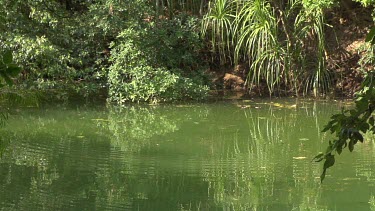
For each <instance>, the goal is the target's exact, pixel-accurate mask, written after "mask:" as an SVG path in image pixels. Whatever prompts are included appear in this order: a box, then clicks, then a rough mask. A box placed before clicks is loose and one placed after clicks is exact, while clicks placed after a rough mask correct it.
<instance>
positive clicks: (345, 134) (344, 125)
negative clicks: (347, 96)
mask: <svg viewBox="0 0 375 211" xmlns="http://www.w3.org/2000/svg"><path fill="white" fill-rule="evenodd" d="M373 31H374V28H373V29H371V31H370V33H368V35H367V37H366V42H371V43H372V42H373V39H374V36H375V34H374V32H373ZM369 49H370V52H371V56H370V58H372V59H373V45H372V46H370V47H369ZM362 62H363V64H362V66H363V65H366V64H369V63H370V64H371V63H372V60H371V59H369V60H362ZM365 74H366V75H365V78H364V80H363V82H362V84H361V89H360V90H359V91H358V92H357V93H356V99H355V107H354V108H353V109H348V110H344V109H343V110H342V111H341V113H340V114H335V115H333V116H331V121H329V122H328V124H327V125H326V126H325V127H324V129H323V131H322V132H327V131H330V132H331V133H332V134H335V139H334V140H333V141H330V142H329V145H328V147H327V149H326V151H325V152H324V153H320V154H319V155H317V156H315V158H314V160H315V161H316V162H320V161H322V160H325V161H324V165H323V172H322V174H321V176H320V178H321V181H323V180H324V178H325V175H326V171H327V169H328V168H329V167H331V166H333V164H334V163H335V158H334V153H335V152H337V153H338V154H341V152H342V150H343V149H344V148H345V147H348V148H349V151H353V150H354V146H355V145H356V144H357V143H358V142H361V143H363V142H364V138H363V134H365V133H368V132H369V133H372V134H375V119H374V114H373V112H374V110H375V71H374V70H373V69H372V70H370V71H369V72H366V73H365Z"/></svg>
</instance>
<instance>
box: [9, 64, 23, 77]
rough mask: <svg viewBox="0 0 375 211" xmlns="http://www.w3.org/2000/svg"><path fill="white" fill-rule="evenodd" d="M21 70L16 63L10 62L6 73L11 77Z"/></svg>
mask: <svg viewBox="0 0 375 211" xmlns="http://www.w3.org/2000/svg"><path fill="white" fill-rule="evenodd" d="M21 70H22V69H21V68H20V67H18V66H17V65H15V64H10V65H9V66H8V68H7V74H9V75H10V76H12V77H15V76H17V75H18V74H19V73H20V72H21Z"/></svg>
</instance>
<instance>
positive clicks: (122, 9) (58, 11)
mask: <svg viewBox="0 0 375 211" xmlns="http://www.w3.org/2000/svg"><path fill="white" fill-rule="evenodd" d="M145 2H146V1H143V0H137V1H129V0H126V1H117V0H99V1H95V2H93V1H58V0H52V1H34V0H26V1H18V0H17V1H5V0H0V3H1V7H0V11H1V13H2V14H3V19H4V23H5V24H4V25H2V26H1V28H2V29H3V30H4V33H2V34H1V35H0V41H1V48H2V49H6V50H13V51H17V52H18V54H17V55H15V62H16V63H17V64H18V65H19V66H21V67H22V69H23V70H24V72H23V77H22V78H21V79H20V82H22V83H23V84H22V85H23V87H26V88H38V89H44V90H45V89H60V90H66V89H69V90H75V91H77V92H80V93H82V94H83V95H89V94H90V93H93V92H94V93H97V92H98V91H99V90H100V89H102V88H103V87H104V86H105V84H106V70H107V67H108V66H109V63H108V58H109V48H108V47H109V43H110V42H111V41H113V40H114V39H115V37H116V36H117V35H118V33H119V32H120V31H122V30H123V29H124V28H127V27H129V26H131V25H137V24H138V23H139V22H140V21H141V20H142V19H143V17H142V15H139V14H144V13H145V11H148V9H147V4H146V3H145ZM14 20H16V21H14Z"/></svg>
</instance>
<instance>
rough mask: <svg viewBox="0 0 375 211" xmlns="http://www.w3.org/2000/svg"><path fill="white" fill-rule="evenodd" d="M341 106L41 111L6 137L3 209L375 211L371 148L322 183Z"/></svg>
mask: <svg viewBox="0 0 375 211" xmlns="http://www.w3.org/2000/svg"><path fill="white" fill-rule="evenodd" d="M342 106H347V105H346V104H345V103H339V102H314V101H303V102H302V101H295V100H294V101H293V100H283V101H277V100H274V101H272V102H271V101H233V102H220V103H214V104H193V105H161V106H128V107H124V108H105V107H88V106H84V105H81V106H43V107H40V108H22V109H14V111H12V115H11V117H10V119H9V120H8V123H7V125H6V126H5V127H3V128H2V129H1V133H2V134H1V139H2V142H1V144H2V149H1V150H2V157H1V158H0V209H1V210H339V211H342V210H375V199H374V195H375V168H374V167H375V145H374V144H373V143H372V142H371V141H368V142H367V143H365V144H359V145H358V146H356V148H355V150H354V152H353V153H349V151H348V150H347V149H345V150H344V152H343V154H342V155H341V156H339V157H337V161H336V164H335V166H334V167H333V168H331V169H329V170H328V172H327V177H326V179H325V181H324V183H323V184H321V183H320V179H319V176H320V173H321V170H322V163H314V162H311V159H312V158H313V157H314V156H315V155H316V154H318V152H320V151H323V150H324V149H325V148H326V146H327V142H328V140H329V139H330V135H329V134H323V133H320V132H319V131H321V130H322V128H323V126H324V124H325V123H326V122H327V121H328V119H329V117H330V115H331V114H333V113H335V112H337V111H339V110H340V107H342Z"/></svg>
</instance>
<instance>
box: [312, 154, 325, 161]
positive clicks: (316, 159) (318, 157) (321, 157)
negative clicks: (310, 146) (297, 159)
mask: <svg viewBox="0 0 375 211" xmlns="http://www.w3.org/2000/svg"><path fill="white" fill-rule="evenodd" d="M323 156H324V154H323V153H319V154H318V155H317V156H315V157H314V158H313V160H314V161H315V162H320V161H322V160H323V159H324V157H323Z"/></svg>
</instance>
